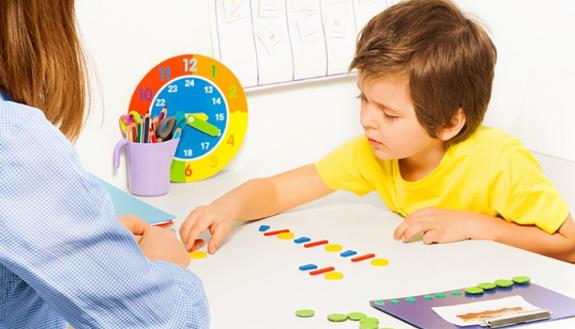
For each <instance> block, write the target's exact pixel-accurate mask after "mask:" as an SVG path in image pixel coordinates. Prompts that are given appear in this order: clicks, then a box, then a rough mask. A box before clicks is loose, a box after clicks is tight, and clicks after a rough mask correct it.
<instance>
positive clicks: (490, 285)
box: [477, 282, 497, 290]
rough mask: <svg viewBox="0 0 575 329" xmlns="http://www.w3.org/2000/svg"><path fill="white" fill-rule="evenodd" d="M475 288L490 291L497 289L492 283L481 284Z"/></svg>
mask: <svg viewBox="0 0 575 329" xmlns="http://www.w3.org/2000/svg"><path fill="white" fill-rule="evenodd" d="M477 286H478V287H479V288H481V289H483V290H491V289H495V288H497V286H496V285H495V283H493V282H482V283H480V284H478V285H477Z"/></svg>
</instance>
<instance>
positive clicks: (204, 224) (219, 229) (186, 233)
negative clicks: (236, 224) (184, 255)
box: [180, 204, 234, 254]
mask: <svg viewBox="0 0 575 329" xmlns="http://www.w3.org/2000/svg"><path fill="white" fill-rule="evenodd" d="M233 220H234V218H233V216H232V215H231V212H229V211H226V209H225V208H224V207H220V206H216V205H213V204H211V205H208V206H201V207H198V208H196V209H194V210H193V211H192V212H191V213H190V214H189V215H188V218H186V220H185V221H184V223H183V224H182V226H181V227H180V235H181V237H182V241H183V242H184V245H185V247H186V249H187V250H190V251H191V250H196V249H199V248H200V247H202V245H203V243H204V242H203V240H201V239H199V238H198V237H199V236H200V233H202V232H203V231H204V230H206V229H209V231H210V234H211V235H212V238H211V239H210V241H209V242H208V252H209V253H210V254H213V253H215V252H216V250H217V249H218V248H219V247H220V245H221V243H222V241H223V240H224V238H225V237H226V236H227V235H228V233H229V232H230V230H231V227H232V222H233Z"/></svg>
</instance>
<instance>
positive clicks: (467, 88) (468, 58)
mask: <svg viewBox="0 0 575 329" xmlns="http://www.w3.org/2000/svg"><path fill="white" fill-rule="evenodd" d="M496 59H497V50H496V48H495V45H494V44H493V42H492V41H491V39H490V38H489V36H488V35H487V33H486V32H485V31H484V30H483V29H482V28H481V27H480V26H479V24H477V23H476V22H474V21H472V20H470V19H469V18H467V17H465V15H464V14H463V13H462V12H461V11H460V10H459V9H458V8H457V7H456V6H455V5H454V4H452V3H451V2H448V1H443V0H411V1H402V2H400V3H398V4H396V5H394V6H392V7H389V8H388V9H386V10H384V11H383V12H382V13H380V14H379V15H377V16H375V17H373V18H372V19H371V20H370V21H369V22H368V23H367V25H366V26H365V27H364V28H363V30H362V31H361V34H360V36H359V38H358V41H357V46H356V52H355V56H354V58H353V61H352V62H351V64H350V70H351V69H358V70H360V71H361V73H362V75H363V76H365V77H367V78H370V79H372V78H378V77H382V76H385V75H388V74H401V75H405V77H406V78H407V79H408V80H409V93H410V96H411V99H412V101H413V105H414V108H415V113H416V115H417V119H418V120H419V122H420V124H421V125H422V126H423V127H424V128H425V129H426V130H427V133H428V134H429V135H430V136H431V137H437V132H438V130H439V129H441V128H443V127H447V126H449V124H450V121H451V118H452V117H453V115H454V114H455V113H456V111H457V110H458V109H459V108H462V109H463V111H464V113H465V118H466V123H465V126H464V127H463V128H462V129H461V131H460V132H459V134H458V135H457V136H455V137H453V138H452V139H451V140H450V141H449V142H448V143H449V144H454V143H457V142H460V141H462V140H465V139H466V138H467V137H469V136H470V135H471V134H472V133H473V132H474V131H475V130H476V129H477V127H478V126H479V125H480V124H481V122H482V121H483V116H484V114H485V111H486V110H487V104H488V103H489V98H490V97H491V85H492V82H493V75H494V67H495V62H496Z"/></svg>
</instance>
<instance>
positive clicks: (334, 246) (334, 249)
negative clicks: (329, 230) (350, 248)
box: [324, 244, 343, 252]
mask: <svg viewBox="0 0 575 329" xmlns="http://www.w3.org/2000/svg"><path fill="white" fill-rule="evenodd" d="M324 249H325V251H329V252H338V251H340V250H342V249H343V247H342V246H340V245H339V244H328V245H327V246H325V247H324Z"/></svg>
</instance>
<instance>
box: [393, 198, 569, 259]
mask: <svg viewBox="0 0 575 329" xmlns="http://www.w3.org/2000/svg"><path fill="white" fill-rule="evenodd" d="M419 232H423V242H424V243H426V244H430V243H442V242H454V241H461V240H467V239H474V240H494V241H497V242H501V243H504V244H507V245H510V246H514V247H517V248H521V249H525V250H529V251H533V252H536V253H539V254H543V255H546V256H549V257H554V258H557V259H561V260H564V261H567V262H570V263H574V262H575V224H574V223H573V219H572V217H571V215H568V216H567V218H566V219H565V221H564V222H563V224H562V225H561V227H560V228H559V229H558V230H557V231H556V232H555V233H554V234H549V233H547V232H545V231H543V230H541V229H540V228H538V227H536V226H534V225H519V224H516V223H513V222H507V221H505V220H503V219H501V218H499V217H493V216H488V215H484V214H480V213H474V212H468V211H458V210H446V209H439V208H425V209H421V210H419V211H416V212H414V213H413V214H411V215H409V216H408V217H406V218H405V219H404V221H403V222H402V223H401V224H400V225H399V226H398V227H397V228H396V230H395V232H394V238H395V239H397V240H403V241H409V240H410V239H411V238H412V237H413V236H414V235H416V234H417V233H419Z"/></svg>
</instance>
